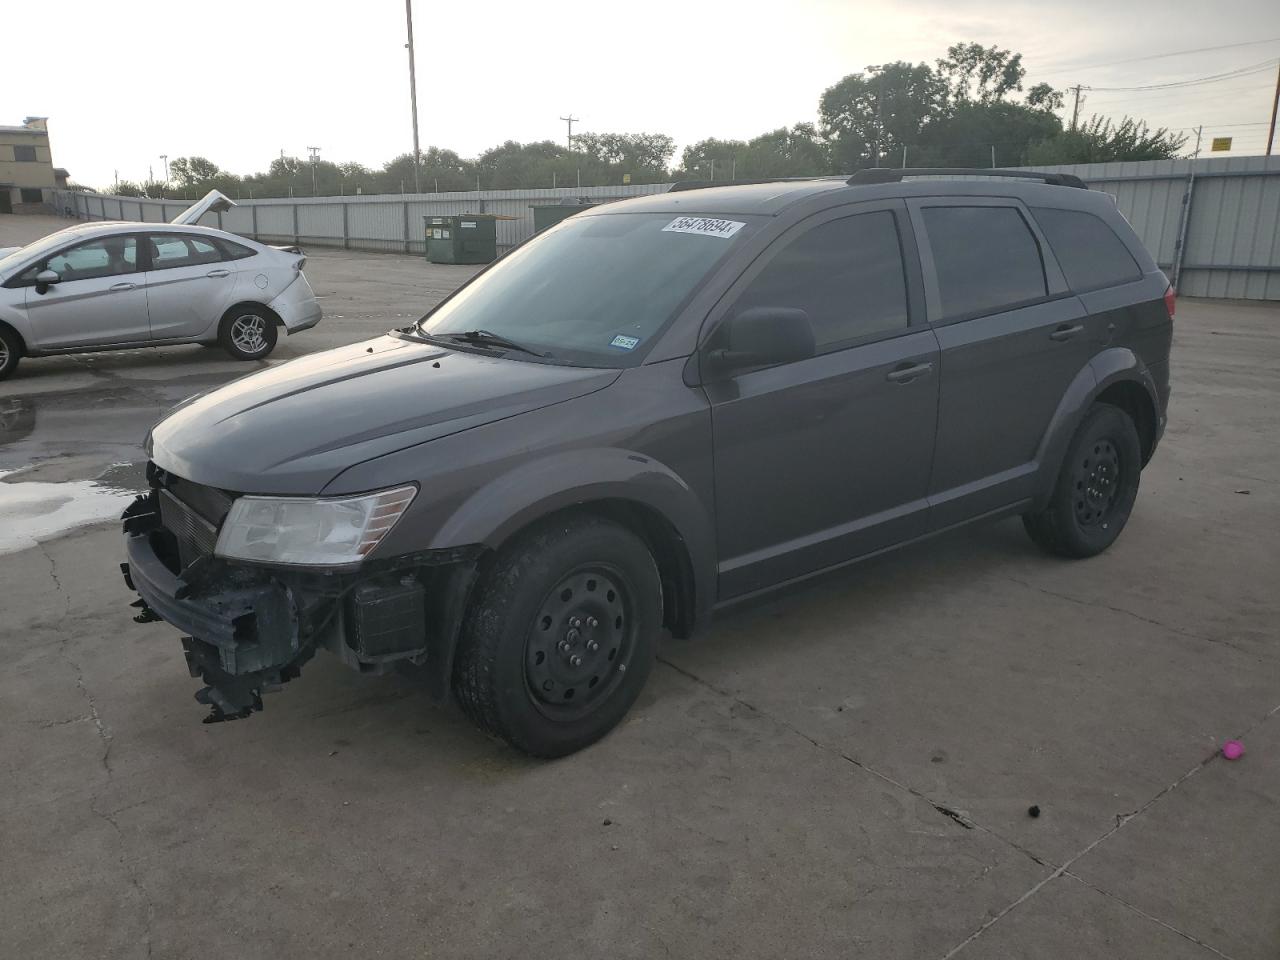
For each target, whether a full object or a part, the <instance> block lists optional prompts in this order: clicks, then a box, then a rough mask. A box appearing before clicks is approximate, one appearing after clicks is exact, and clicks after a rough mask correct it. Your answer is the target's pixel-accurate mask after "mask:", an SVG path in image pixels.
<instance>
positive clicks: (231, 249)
mask: <svg viewBox="0 0 1280 960" xmlns="http://www.w3.org/2000/svg"><path fill="white" fill-rule="evenodd" d="M214 243H216V244H217V245H218V249H219V250H221V251H222V259H223V260H243V259H244V258H245V257H252V256H254V255H255V253H256V252H257V251H255V250H250V249H249V248H248V247H246V246H243V245H242V244H239V243H235V242H233V241H231V240H227V239H225V238H224V237H216V238H215V239H214Z"/></svg>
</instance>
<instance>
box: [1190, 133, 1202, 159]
mask: <svg viewBox="0 0 1280 960" xmlns="http://www.w3.org/2000/svg"><path fill="white" fill-rule="evenodd" d="M1203 133H1204V127H1203V126H1199V127H1196V152H1195V153H1193V154H1192V155H1191V159H1192V160H1196V159H1198V158H1199V157H1200V137H1201V135H1203Z"/></svg>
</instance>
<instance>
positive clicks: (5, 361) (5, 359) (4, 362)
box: [0, 338, 9, 370]
mask: <svg viewBox="0 0 1280 960" xmlns="http://www.w3.org/2000/svg"><path fill="white" fill-rule="evenodd" d="M7 366H9V345H8V344H7V343H5V342H4V339H3V338H0V370H3V369H5V367H7Z"/></svg>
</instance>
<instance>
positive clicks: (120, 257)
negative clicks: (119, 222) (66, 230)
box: [24, 237, 138, 282]
mask: <svg viewBox="0 0 1280 960" xmlns="http://www.w3.org/2000/svg"><path fill="white" fill-rule="evenodd" d="M46 269H47V270H53V271H54V272H55V273H57V274H58V275H59V276H60V277H61V278H62V280H63V281H64V282H66V281H71V280H92V279H95V278H97V277H115V276H119V275H121V274H126V273H133V272H134V271H135V270H137V269H138V245H137V241H136V239H135V238H134V237H99V238H98V239H96V240H89V241H87V242H85V243H81V244H77V245H76V246H74V247H70V248H68V249H66V250H61V251H59V252H58V253H55V254H53V255H52V256H51V257H49V259H48V260H46V261H44V263H42V264H40V265H39V266H38V269H36V273H39V272H40V271H41V270H46ZM27 272H28V273H29V272H30V271H27ZM24 278H25V274H24ZM33 279H34V277H33Z"/></svg>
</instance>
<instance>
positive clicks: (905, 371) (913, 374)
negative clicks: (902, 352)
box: [884, 363, 933, 383]
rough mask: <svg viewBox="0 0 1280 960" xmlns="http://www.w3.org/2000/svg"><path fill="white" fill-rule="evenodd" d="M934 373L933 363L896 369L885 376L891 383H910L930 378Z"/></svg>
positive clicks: (913, 364)
mask: <svg viewBox="0 0 1280 960" xmlns="http://www.w3.org/2000/svg"><path fill="white" fill-rule="evenodd" d="M932 372H933V364H932V363H912V364H908V365H907V366H905V367H895V368H894V369H892V370H890V371H889V372H888V373H886V374H885V375H884V378H885V379H886V380H888V381H889V382H890V383H910V382H911V381H912V380H915V379H917V378H918V377H924V376H928V375H929V374H930V373H932Z"/></svg>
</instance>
